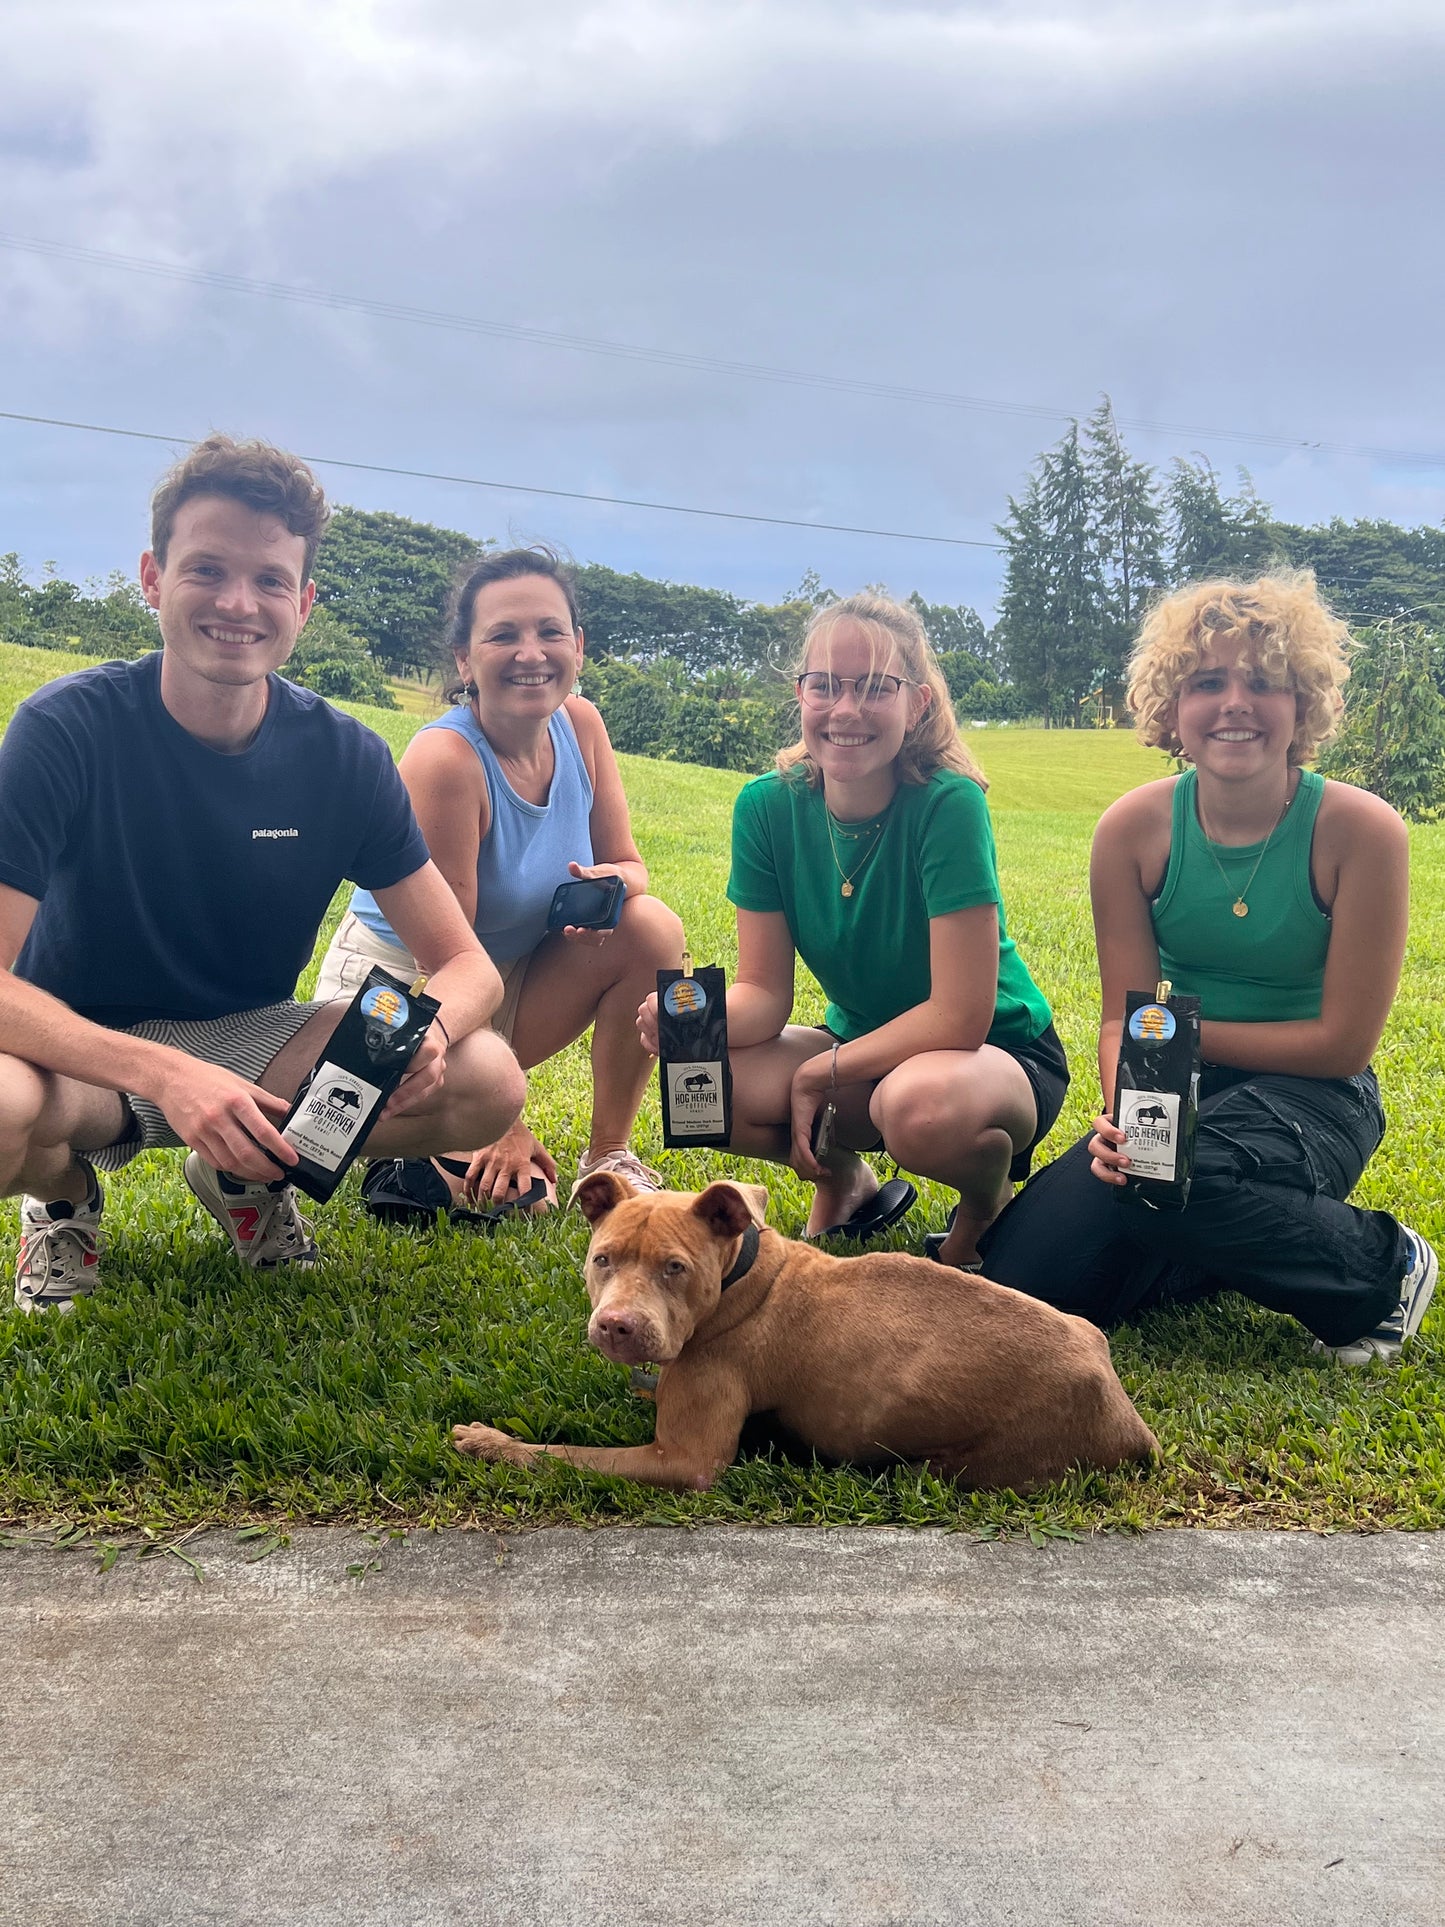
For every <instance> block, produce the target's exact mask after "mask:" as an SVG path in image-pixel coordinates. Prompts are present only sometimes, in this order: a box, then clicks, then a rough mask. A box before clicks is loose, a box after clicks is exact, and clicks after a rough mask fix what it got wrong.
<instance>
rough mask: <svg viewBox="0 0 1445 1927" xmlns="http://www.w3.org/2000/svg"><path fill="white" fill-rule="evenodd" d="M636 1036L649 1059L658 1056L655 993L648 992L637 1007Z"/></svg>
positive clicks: (653, 991) (652, 991)
mask: <svg viewBox="0 0 1445 1927" xmlns="http://www.w3.org/2000/svg"><path fill="white" fill-rule="evenodd" d="M637 1034H638V1036H639V1037H640V1038H641V1039H642V1048H643V1049H644V1050H645V1051H646V1052H647V1054H648V1056H649V1057H656V1056H657V1055H658V1048H657V992H656V991H655V990H650V991H649V992H648V993H647V995H646V996H645V997H644V998H643V1000H642V1002H641V1003H640V1004H639V1005H638V1006H637Z"/></svg>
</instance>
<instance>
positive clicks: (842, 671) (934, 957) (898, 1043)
mask: <svg viewBox="0 0 1445 1927" xmlns="http://www.w3.org/2000/svg"><path fill="white" fill-rule="evenodd" d="M795 670H796V688H797V693H798V704H799V712H800V721H801V738H800V740H799V741H798V742H797V743H796V744H794V746H793V747H792V748H791V749H788V750H785V751H784V752H783V753H782V755H781V756H779V758H778V768H777V769H776V770H775V771H773V772H771V773H769V774H768V775H766V776H759V777H757V778H755V779H754V780H753V781H752V782H751V783H748V784H746V785H745V786H744V788H743V790H742V791H741V793H740V795H739V797H738V801H737V807H736V810H735V812H734V816H733V853H732V875H731V878H730V880H729V883H728V895H729V897H730V898H731V899H732V902H733V903H734V905H735V906H736V908H737V919H738V972H737V979H736V981H735V983H734V984H733V986H732V988H731V989H730V990H729V992H728V1001H727V1010H728V1034H729V1042H730V1045H731V1050H732V1072H733V1111H734V1119H733V1137H732V1148H733V1149H734V1150H735V1151H738V1152H741V1153H743V1154H744V1155H746V1156H750V1157H761V1158H768V1159H771V1160H772V1161H774V1162H776V1163H780V1164H791V1166H792V1168H793V1169H794V1170H795V1171H797V1172H798V1173H799V1174H800V1175H801V1176H802V1177H804V1178H806V1179H809V1180H810V1181H811V1182H812V1184H813V1185H814V1186H815V1194H814V1199H813V1205H812V1210H811V1212H810V1214H809V1218H808V1224H807V1230H808V1233H809V1235H812V1236H816V1235H820V1234H824V1233H827V1232H836V1233H839V1234H841V1235H843V1236H846V1237H849V1238H853V1239H857V1240H866V1239H868V1238H872V1237H875V1236H877V1235H878V1233H879V1232H881V1231H883V1230H886V1229H887V1227H888V1226H889V1225H890V1224H892V1223H894V1222H896V1220H897V1219H898V1218H900V1217H901V1216H902V1215H903V1213H904V1212H905V1211H906V1210H907V1209H908V1207H909V1206H910V1205H911V1204H912V1202H913V1201H914V1198H915V1196H916V1193H915V1192H914V1189H913V1187H912V1185H910V1184H909V1183H908V1182H907V1181H906V1180H904V1179H901V1178H895V1179H893V1180H891V1181H890V1182H889V1183H887V1184H885V1185H883V1186H881V1187H880V1186H879V1184H878V1180H877V1178H876V1176H875V1175H874V1172H873V1170H872V1168H871V1167H870V1166H869V1165H868V1164H867V1163H865V1162H864V1160H863V1158H862V1157H860V1156H859V1153H860V1152H863V1151H874V1150H884V1151H886V1152H887V1153H888V1154H889V1156H891V1157H892V1158H893V1159H894V1160H895V1161H896V1162H897V1163H898V1164H899V1165H901V1166H902V1167H903V1168H904V1169H905V1170H908V1171H912V1172H915V1173H921V1174H922V1175H923V1176H925V1177H931V1178H935V1179H937V1180H938V1181H939V1182H940V1183H943V1184H947V1185H949V1186H951V1187H952V1188H953V1189H955V1190H956V1191H957V1192H958V1194H959V1203H958V1207H957V1209H956V1211H955V1213H954V1219H953V1222H952V1224H951V1226H950V1229H949V1232H948V1234H947V1238H946V1239H945V1240H944V1241H943V1242H944V1254H943V1255H944V1257H945V1259H946V1260H947V1261H948V1262H952V1263H957V1264H968V1263H970V1262H976V1260H977V1241H978V1237H979V1234H980V1233H981V1232H982V1231H983V1229H984V1228H985V1226H986V1225H988V1224H989V1223H991V1222H992V1220H993V1218H994V1217H995V1216H996V1215H997V1213H998V1211H999V1210H1000V1208H1001V1207H1002V1205H1003V1204H1004V1203H1005V1201H1006V1200H1007V1199H1008V1198H1009V1197H1010V1196H1011V1195H1012V1185H1011V1181H1012V1180H1013V1179H1016V1178H1023V1177H1026V1176H1027V1174H1028V1164H1029V1157H1030V1154H1031V1152H1032V1150H1033V1148H1034V1146H1035V1145H1036V1144H1037V1143H1038V1141H1039V1139H1040V1138H1041V1137H1042V1136H1043V1135H1044V1133H1045V1132H1046V1131H1047V1130H1048V1129H1049V1127H1050V1125H1051V1124H1052V1123H1053V1121H1054V1119H1055V1117H1057V1115H1058V1113H1059V1108H1060V1106H1061V1105H1062V1103H1063V1098H1064V1091H1065V1087H1066V1086H1067V1083H1068V1065H1067V1063H1066V1062H1065V1059H1064V1053H1063V1047H1062V1045H1061V1044H1060V1043H1059V1040H1058V1037H1057V1036H1056V1034H1055V1032H1054V1028H1053V1024H1052V1021H1051V1018H1050V1013H1049V1007H1048V1004H1047V1003H1046V1002H1045V1000H1044V998H1043V996H1042V995H1041V994H1040V992H1039V990H1038V988H1037V986H1036V985H1035V984H1034V982H1033V979H1032V978H1031V977H1030V975H1029V973H1028V970H1027V968H1026V967H1025V964H1024V961H1023V959H1022V958H1021V957H1020V956H1019V953H1018V951H1017V950H1016V949H1015V947H1014V944H1013V942H1012V940H1011V939H1010V937H1009V935H1008V931H1007V929H1006V927H1005V923H1004V914H1003V900H1002V897H1001V894H1000V891H999V884H998V871H997V865H996V862H995V857H994V845H993V830H992V827H991V825H990V823H989V815H988V805H987V803H986V802H985V801H984V782H983V777H982V774H981V773H980V771H979V768H978V765H977V764H976V763H975V762H974V760H973V758H972V757H971V756H970V755H969V753H968V750H967V748H966V747H965V745H964V744H963V743H962V741H961V740H960V738H959V734H958V725H957V723H956V722H955V720H954V715H953V705H952V703H951V702H950V701H949V696H948V690H947V687H946V685H945V683H944V681H943V675H942V672H941V671H940V669H939V667H938V664H937V662H936V661H935V660H934V658H933V655H932V652H931V651H930V649H929V647H928V641H927V638H926V636H925V634H924V631H923V626H922V624H921V623H920V622H919V620H918V617H917V615H916V614H915V613H914V612H913V610H911V609H908V608H905V607H903V606H901V605H900V604H899V603H896V602H892V601H890V600H889V599H888V598H887V597H884V596H879V595H872V594H864V595H855V596H850V597H849V598H848V599H847V600H846V601H843V602H836V603H833V604H831V605H829V606H828V607H826V608H823V609H820V610H818V611H817V613H816V614H815V615H814V616H813V618H812V621H811V622H810V623H809V625H808V632H807V636H806V638H805V641H804V646H803V650H802V653H801V655H800V657H799V660H798V662H797V663H796V665H795ZM799 956H801V957H802V959H803V962H804V963H805V964H806V965H807V967H808V968H809V969H810V970H811V971H812V972H813V974H814V976H815V977H816V978H817V980H818V982H819V983H820V984H821V986H822V988H823V990H824V992H825V993H826V995H827V996H828V999H829V1003H828V1009H827V1013H826V1015H825V1018H824V1021H823V1023H822V1024H821V1025H819V1024H794V1023H791V1022H789V1019H790V1018H791V1016H792V1012H793V977H794V965H795V959H796V958H797V957H799ZM655 1003H656V1000H655V999H649V1000H648V1002H647V1003H646V1004H644V1006H643V1008H642V1010H641V1011H640V1012H639V1027H640V1029H641V1031H642V1035H643V1040H644V1042H646V1043H647V1044H648V1045H649V1047H650V1048H655V1045H656V1034H657V1033H656V1009H655ZM830 1103H831V1104H832V1106H833V1107H834V1122H833V1128H832V1136H831V1144H827V1143H826V1142H825V1141H824V1140H823V1139H820V1138H818V1137H817V1136H815V1127H816V1125H817V1121H818V1119H819V1117H820V1114H822V1113H824V1112H825V1111H826V1109H827V1107H828V1105H829V1104H830Z"/></svg>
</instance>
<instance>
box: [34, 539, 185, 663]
mask: <svg viewBox="0 0 1445 1927" xmlns="http://www.w3.org/2000/svg"><path fill="white" fill-rule="evenodd" d="M0 642H18V643H21V644H23V645H24V646H25V647H27V648H30V649H64V650H68V651H70V652H71V653H73V654H75V655H82V656H99V657H102V658H104V659H106V660H109V661H113V662H114V661H131V660H133V659H134V658H135V657H136V656H144V655H146V654H147V653H148V652H149V651H150V650H152V649H156V648H158V647H159V646H160V635H159V632H158V630H157V629H156V619H155V616H154V615H153V614H152V613H151V611H150V609H149V608H148V607H147V605H146V602H145V598H144V597H143V596H142V595H141V592H140V589H139V587H138V585H137V584H136V583H135V582H134V581H132V580H131V579H130V578H129V577H127V576H124V575H122V574H121V573H120V572H119V571H118V570H117V571H115V572H114V573H112V574H111V575H109V576H107V577H106V579H105V583H104V586H103V587H102V586H100V585H97V584H95V583H88V584H86V585H85V587H83V588H81V587H77V585H76V584H75V583H73V582H65V581H62V580H61V578H60V577H58V576H50V577H48V578H47V579H46V580H45V581H44V582H42V583H41V584H40V586H39V587H38V588H36V587H35V586H33V585H32V584H31V583H29V582H27V581H26V579H25V576H24V573H23V572H22V570H21V567H20V558H19V556H18V555H16V554H14V553H13V552H12V553H11V554H9V555H0Z"/></svg>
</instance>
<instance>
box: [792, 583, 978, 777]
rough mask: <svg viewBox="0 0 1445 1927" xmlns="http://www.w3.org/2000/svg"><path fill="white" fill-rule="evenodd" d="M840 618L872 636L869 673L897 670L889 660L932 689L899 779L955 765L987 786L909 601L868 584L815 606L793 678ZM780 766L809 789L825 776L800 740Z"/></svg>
mask: <svg viewBox="0 0 1445 1927" xmlns="http://www.w3.org/2000/svg"><path fill="white" fill-rule="evenodd" d="M840 622H851V623H854V624H855V625H856V626H857V627H858V628H860V629H862V630H863V631H864V633H865V634H866V635H867V637H868V645H869V650H870V654H869V658H868V673H869V675H878V674H885V675H886V674H890V673H893V672H892V671H891V670H890V669H889V665H890V664H896V665H897V673H898V674H901V675H902V676H904V677H906V678H907V680H908V681H909V682H912V683H917V684H918V685H919V687H920V688H923V689H928V690H930V691H931V692H932V696H931V700H930V701H929V703H928V705H927V707H926V708H925V709H924V712H923V714H922V715H921V716H920V717H919V719H918V721H917V722H916V723H915V724H914V726H913V727H912V729H910V730H909V731H908V733H907V735H906V736H905V737H904V738H903V747H902V749H901V750H900V751H899V752H898V780H899V782H900V783H917V784H923V783H926V782H927V781H928V779H929V777H930V776H932V775H933V773H934V771H935V770H940V769H952V770H957V771H958V773H959V775H960V776H968V777H971V778H972V780H973V781H974V782H975V783H977V784H978V786H979V788H980V789H982V790H986V789H987V788H988V781H987V779H986V777H985V776H984V773H983V771H982V770H981V769H980V768H979V766H978V764H977V763H976V762H975V761H974V758H973V755H972V753H971V752H970V750H969V747H968V745H967V743H965V742H964V740H963V738H962V737H961V736H960V735H959V733H958V722H957V719H956V718H955V716H954V713H953V698H952V697H951V696H950V695H949V693H948V684H947V683H946V682H945V681H944V680H943V671H942V670H941V669H940V668H939V666H938V659H937V657H936V656H935V655H934V653H933V651H932V649H930V648H929V646H928V636H927V634H926V633H925V631H924V627H923V624H922V623H921V622H920V621H919V619H918V616H917V615H916V613H915V612H914V611H913V610H912V609H910V608H908V607H906V606H905V604H903V603H901V602H894V601H892V600H891V599H890V598H889V597H888V596H883V595H875V594H874V593H873V592H872V591H871V590H868V589H865V590H863V591H861V592H860V593H859V594H858V595H850V596H845V597H844V598H843V600H842V601H841V602H829V603H826V604H825V605H824V606H823V607H822V608H821V609H815V610H814V612H813V614H812V616H811V618H810V619H809V622H808V627H807V629H806V631H805V632H804V635H803V643H802V647H801V648H800V649H799V651H798V653H797V656H796V657H795V659H794V661H793V665H792V673H793V677H794V679H795V680H796V679H797V677H799V676H801V675H802V673H803V671H804V670H805V669H806V668H807V666H808V658H809V656H810V655H811V654H812V650H813V644H814V643H815V642H817V641H819V639H820V638H821V640H822V642H823V645H824V649H825V651H827V650H828V638H829V636H830V635H831V633H832V631H833V630H834V629H835V628H836V627H837V626H838V624H839V623H840ZM778 768H779V770H780V771H781V772H782V774H783V775H784V776H787V775H789V774H791V773H792V772H793V771H795V770H798V771H801V772H802V775H803V777H804V780H805V781H806V782H807V784H808V787H809V788H810V789H816V788H817V787H818V785H819V783H820V782H821V781H822V772H821V771H820V770H819V768H818V765H817V764H816V763H815V762H814V761H813V758H812V757H811V756H810V755H809V754H808V752H807V750H806V749H805V748H804V746H803V743H802V741H801V739H800V740H799V741H798V742H796V743H793V744H792V745H791V746H790V747H789V748H787V749H782V750H779V751H778Z"/></svg>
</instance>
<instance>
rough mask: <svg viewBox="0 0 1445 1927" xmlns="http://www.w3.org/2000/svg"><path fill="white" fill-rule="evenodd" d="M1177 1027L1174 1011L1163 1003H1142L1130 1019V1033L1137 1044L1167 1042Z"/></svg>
mask: <svg viewBox="0 0 1445 1927" xmlns="http://www.w3.org/2000/svg"><path fill="white" fill-rule="evenodd" d="M1177 1028H1178V1026H1177V1025H1176V1024H1175V1021H1174V1012H1173V1011H1172V1010H1166V1009H1165V1008H1164V1006H1163V1004H1142V1005H1141V1006H1140V1007H1139V1009H1138V1010H1136V1011H1135V1012H1134V1015H1133V1016H1132V1017H1131V1018H1130V1019H1129V1035H1130V1036H1131V1037H1132V1038H1133V1039H1134V1041H1135V1043H1137V1044H1167V1043H1168V1042H1169V1039H1170V1038H1171V1037H1172V1036H1173V1035H1174V1032H1175V1030H1176V1029H1177Z"/></svg>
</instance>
